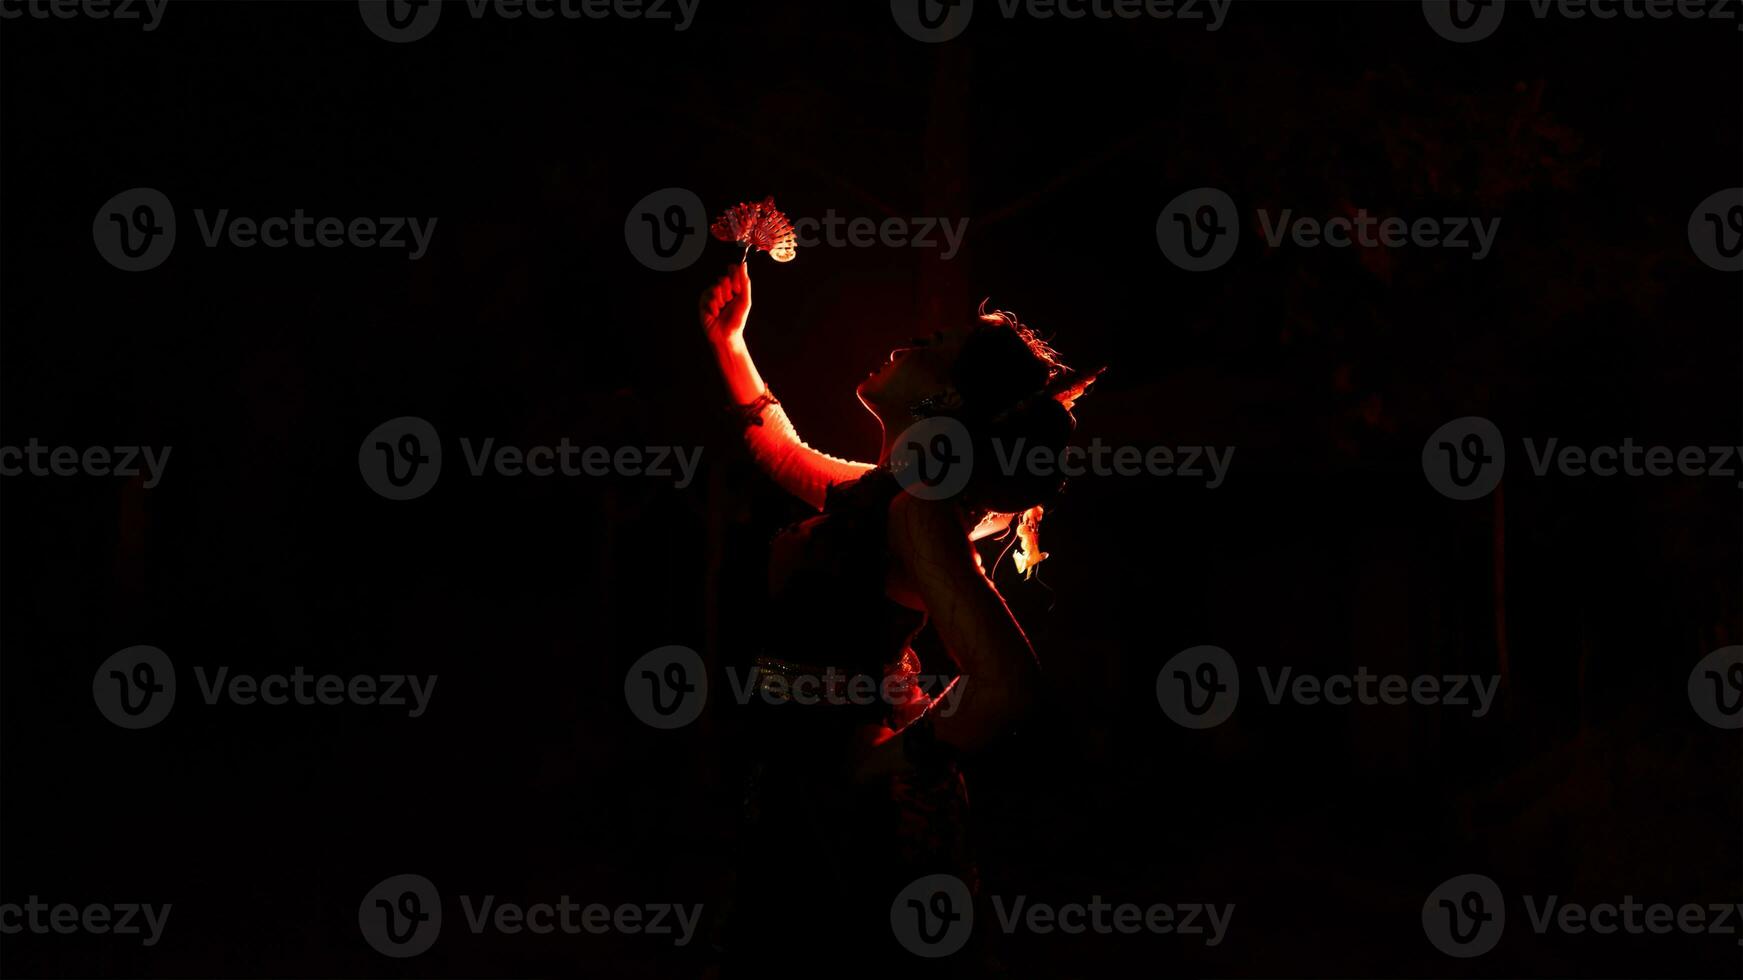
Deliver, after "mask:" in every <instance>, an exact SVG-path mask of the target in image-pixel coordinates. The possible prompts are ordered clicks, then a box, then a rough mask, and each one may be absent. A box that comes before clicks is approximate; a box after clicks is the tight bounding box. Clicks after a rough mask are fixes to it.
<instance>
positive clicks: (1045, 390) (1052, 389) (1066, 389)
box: [992, 366, 1107, 422]
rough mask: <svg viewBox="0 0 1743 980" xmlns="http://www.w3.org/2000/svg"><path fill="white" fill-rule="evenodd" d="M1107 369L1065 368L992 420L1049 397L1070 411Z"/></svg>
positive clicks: (1001, 420) (1007, 415) (1006, 416)
mask: <svg viewBox="0 0 1743 980" xmlns="http://www.w3.org/2000/svg"><path fill="white" fill-rule="evenodd" d="M1106 370H1107V368H1106V367H1105V366H1103V367H1098V368H1096V369H1095V370H1093V371H1073V370H1071V369H1070V368H1063V369H1061V370H1060V372H1059V373H1058V374H1056V375H1054V376H1053V377H1052V378H1050V379H1048V381H1047V383H1046V384H1044V385H1042V386H1041V387H1039V388H1037V389H1035V391H1034V392H1032V393H1030V394H1029V395H1028V396H1026V397H1024V398H1021V399H1018V400H1017V402H1016V404H1014V405H1012V406H1011V407H1010V408H1007V409H1005V410H1004V411H1002V412H1000V413H998V414H997V415H995V416H993V419H992V420H993V421H994V422H1003V421H1004V420H1005V419H1007V418H1009V417H1010V416H1012V415H1015V414H1017V413H1018V412H1022V411H1026V410H1027V409H1028V408H1029V406H1031V405H1033V404H1035V403H1036V402H1039V401H1042V400H1043V399H1048V398H1051V399H1053V400H1054V401H1056V402H1058V403H1059V404H1061V405H1063V406H1065V410H1066V411H1067V412H1069V411H1071V410H1072V409H1073V408H1075V407H1076V406H1077V400H1078V399H1079V398H1082V397H1083V395H1084V392H1086V391H1088V390H1089V386H1090V385H1092V384H1095V381H1096V379H1097V378H1099V377H1101V374H1102V372H1103V371H1106Z"/></svg>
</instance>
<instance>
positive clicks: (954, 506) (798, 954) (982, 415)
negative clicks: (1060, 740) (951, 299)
mask: <svg viewBox="0 0 1743 980" xmlns="http://www.w3.org/2000/svg"><path fill="white" fill-rule="evenodd" d="M750 308H751V285H750V275H749V272H748V267H747V266H746V265H745V264H742V263H741V264H739V265H737V266H735V267H734V268H733V270H732V271H731V272H729V273H728V274H727V275H725V276H724V277H722V278H721V279H720V280H719V282H717V283H715V285H714V286H713V287H712V288H710V289H708V290H707V291H705V292H704V293H703V296H702V300H701V310H700V312H701V319H702V325H703V327H704V329H705V330H706V332H707V335H708V339H709V340H710V341H711V342H712V345H713V348H714V352H715V354H716V357H717V358H718V361H719V364H720V370H721V374H722V375H723V376H724V378H725V380H726V384H727V388H728V389H729V391H730V393H731V397H732V400H733V401H734V402H735V403H737V404H738V406H739V409H740V418H741V421H742V422H743V424H744V435H745V439H746V441H747V443H748V445H749V448H750V451H751V454H752V455H753V456H754V457H755V458H756V460H757V461H758V463H759V464H760V465H761V467H762V469H763V470H764V471H765V472H766V473H767V474H768V475H769V476H770V477H772V478H773V479H774V480H775V482H776V483H777V484H779V485H780V486H781V487H782V488H783V489H785V490H786V491H787V492H789V493H791V494H792V495H793V496H795V497H797V498H799V499H800V500H802V501H804V502H805V503H807V504H809V505H810V506H811V507H814V508H816V509H818V510H819V511H821V512H822V513H820V514H818V515H816V516H813V517H811V518H809V519H806V520H804V521H802V522H800V523H798V524H796V525H793V526H791V527H788V528H786V529H785V530H783V531H782V532H780V533H779V534H778V535H777V536H776V538H775V540H774V542H773V544H772V546H771V551H770V567H769V570H768V585H769V595H770V600H771V601H770V608H769V611H768V615H767V619H766V622H765V623H764V624H763V632H762V634H761V639H762V640H763V642H764V643H765V644H766V646H765V650H764V652H763V655H762V656H759V657H758V658H757V662H756V671H757V673H756V677H757V683H758V686H759V688H760V690H761V692H762V693H763V694H764V695H765V697H763V698H760V699H753V701H752V706H753V710H752V712H751V714H752V715H753V716H754V720H753V722H752V724H751V729H752V738H753V741H754V742H755V756H756V759H757V761H756V764H755V767H754V775H753V779H752V786H751V790H750V792H749V794H748V795H747V798H746V811H747V812H746V818H747V826H746V833H747V839H746V846H745V854H746V855H747V866H746V867H745V868H743V869H741V871H740V889H739V892H740V897H739V906H740V907H739V908H738V909H737V910H736V913H737V914H736V916H735V918H736V920H737V921H736V922H735V924H734V928H733V937H732V940H731V942H732V946H733V951H732V956H731V960H742V961H743V962H742V963H741V965H743V966H747V968H748V967H750V965H751V964H754V970H755V972H757V973H759V974H763V975H766V974H767V973H768V972H770V969H771V967H772V966H774V965H775V964H774V963H772V962H771V960H770V958H769V956H768V955H767V954H769V953H773V954H774V955H775V956H777V957H779V958H780V959H783V960H785V961H787V962H788V963H789V964H791V965H793V966H795V967H799V966H800V965H802V964H803V965H806V966H807V967H808V968H809V969H812V970H815V969H816V968H817V967H818V966H820V965H821V964H822V963H823V962H832V964H833V968H834V969H836V970H839V969H840V968H841V966H842V960H843V958H844V957H845V958H846V959H847V960H849V961H851V962H850V964H849V966H850V967H851V966H853V965H869V964H872V963H875V962H877V961H879V960H882V959H884V958H886V957H890V956H896V957H905V958H907V959H908V960H909V961H912V958H911V957H906V954H905V953H901V952H899V951H898V947H896V946H895V945H894V942H893V940H892V928H891V926H892V924H891V904H892V901H893V899H895V897H896V895H897V892H898V891H900V890H901V889H902V888H903V886H905V885H907V884H909V883H910V882H911V881H913V880H914V879H915V878H917V877H919V876H922V875H931V874H939V873H944V874H951V875H955V876H956V877H957V878H959V879H961V880H962V881H963V882H964V884H965V885H967V886H968V889H969V890H970V891H971V892H972V891H973V890H974V889H975V875H974V869H973V865H972V864H971V862H970V861H969V858H968V854H967V848H966V846H965V830H966V828H965V826H964V824H965V817H966V806H967V796H966V793H965V792H964V789H963V784H962V780H961V776H960V774H959V772H958V769H957V765H956V759H957V758H958V757H959V756H960V755H962V754H964V753H969V752H973V751H974V750H976V749H979V748H982V747H984V746H986V745H987V744H988V743H991V742H993V741H994V740H996V739H997V738H999V737H1000V736H1001V735H1002V734H1004V733H1006V732H1007V731H1009V730H1010V729H1011V728H1012V727H1013V726H1014V725H1015V724H1016V723H1017V722H1018V721H1019V720H1020V719H1021V718H1022V717H1023V716H1024V714H1025V713H1026V712H1028V711H1029V710H1030V709H1031V707H1032V706H1033V705H1034V704H1035V701H1036V695H1037V693H1038V689H1039V686H1040V670H1039V666H1038V665H1037V663H1036V660H1035V655H1034V652H1033V651H1032V650H1031V649H1030V646H1029V642H1028V640H1027V638H1026V637H1025V636H1024V635H1023V630H1022V628H1021V627H1020V626H1018V624H1017V621H1016V620H1015V619H1014V618H1013V617H1012V615H1011V612H1010V610H1009V609H1008V608H1007V607H1006V605H1005V602H1004V600H1003V598H1002V597H1001V596H1000V595H999V591H998V589H997V588H996V587H994V585H993V582H992V580H991V579H990V578H989V577H988V576H987V574H986V573H985V571H984V570H983V566H982V563H981V560H980V556H979V554H978V553H977V551H976V550H975V547H974V544H973V540H974V539H975V538H976V537H980V536H984V535H985V534H987V533H990V532H995V531H997V530H1000V529H1002V528H1004V527H1006V526H1007V525H1008V524H1010V523H1011V522H1013V521H1014V522H1015V523H1016V524H1017V527H1016V528H1015V529H1014V530H1015V531H1016V532H1018V533H1020V534H1021V536H1022V537H1021V543H1022V545H1023V547H1024V551H1023V552H1022V553H1021V554H1020V555H1019V560H1020V562H1021V563H1022V564H1033V563H1034V562H1035V561H1038V560H1039V559H1040V558H1041V557H1043V556H1042V555H1041V554H1039V552H1038V551H1037V550H1036V549H1037V543H1036V541H1035V536H1034V530H1035V527H1036V524H1037V522H1038V520H1039V516H1040V508H1041V506H1042V505H1043V504H1045V503H1046V502H1047V501H1048V500H1049V498H1050V497H1051V495H1052V494H1053V493H1054V492H1056V491H1057V490H1058V489H1059V487H1058V479H1057V478H1056V477H1049V476H1045V475H1039V474H1034V473H1030V472H1027V471H1025V470H1024V469H1023V468H1021V467H1019V468H1018V470H1017V471H1016V472H1013V473H1006V472H1004V471H1003V470H1001V469H1000V468H998V467H995V466H990V465H983V466H981V467H979V468H977V469H975V470H974V472H973V473H972V475H971V476H970V477H969V479H968V482H967V485H966V487H964V489H963V490H962V491H961V492H960V493H958V494H956V495H955V496H954V497H952V498H949V499H938V500H932V499H922V496H929V495H921V494H910V493H904V492H902V485H901V484H900V483H898V481H897V478H896V476H895V475H894V474H892V472H891V470H890V469H889V464H890V461H891V456H892V453H894V452H896V451H897V448H898V446H899V444H900V437H901V435H902V433H903V432H904V431H905V430H906V429H908V427H909V426H912V425H914V424H916V423H918V422H920V421H922V420H924V419H928V418H938V417H948V418H950V419H953V420H955V421H956V422H958V423H960V424H961V425H962V427H963V428H962V429H961V430H958V431H966V432H967V433H968V434H969V438H970V440H971V453H970V454H969V458H979V459H982V460H986V461H989V462H990V461H992V460H994V459H995V453H994V452H992V451H991V447H992V446H994V445H995V444H997V445H998V447H999V449H1000V450H1001V452H1002V453H1003V454H1004V456H1005V458H1009V455H1010V453H1011V451H1012V447H1016V446H1021V447H1023V448H1024V450H1028V449H1030V448H1033V447H1041V448H1044V449H1051V450H1053V451H1055V452H1057V451H1059V450H1061V449H1063V447H1064V444H1065V440H1066V439H1067V438H1068V437H1069V435H1070V434H1071V431H1072V429H1073V428H1074V427H1075V421H1074V419H1073V417H1072V414H1071V406H1072V404H1073V402H1074V401H1075V399H1076V398H1077V397H1078V396H1079V395H1081V394H1082V393H1083V391H1084V389H1085V388H1087V387H1088V385H1089V384H1090V383H1091V382H1093V381H1094V377H1095V376H1094V374H1083V375H1079V374H1075V373H1073V372H1072V371H1070V369H1068V368H1066V367H1065V366H1064V365H1062V364H1061V363H1059V360H1058V358H1057V355H1056V354H1055V353H1054V352H1053V350H1052V349H1050V348H1049V347H1048V346H1047V345H1046V344H1044V343H1042V342H1041V341H1040V340H1039V339H1038V338H1036V336H1035V335H1034V334H1033V333H1032V332H1030V331H1029V330H1028V328H1026V327H1024V326H1023V325H1022V324H1021V323H1020V322H1019V321H1018V320H1017V318H1016V317H1015V316H1012V315H1011V314H1009V313H1004V312H995V313H987V312H986V311H985V309H984V304H983V309H982V311H981V313H980V315H979V316H978V317H973V318H970V317H965V318H964V320H965V322H963V323H961V324H951V325H948V326H945V327H944V328H943V329H940V330H938V331H936V332H935V333H933V334H932V336H930V337H926V338H922V339H918V340H915V341H914V342H913V343H912V344H911V345H910V346H907V347H902V348H899V349H897V350H895V351H892V352H891V354H890V357H889V360H888V361H887V362H886V363H884V364H883V365H882V366H880V367H879V368H878V369H877V370H875V371H873V372H872V373H871V374H870V375H869V376H867V377H866V379H865V380H864V381H862V382H860V384H859V386H858V389H857V393H858V395H859V400H860V402H861V403H862V404H863V405H864V406H865V407H866V409H867V410H869V411H870V412H871V413H872V415H873V416H874V417H875V418H876V419H877V420H878V422H879V424H880V425H881V426H882V427H883V447H882V449H881V451H880V452H879V455H878V462H877V463H876V464H872V463H860V462H851V461H848V460H844V459H838V458H836V457H833V456H829V455H826V454H824V453H821V452H818V451H817V450H815V449H812V448H811V447H809V446H807V445H806V444H805V443H804V442H802V441H800V439H799V436H798V433H797V432H796V431H795V430H794V428H793V425H792V423H791V422H790V421H789V420H788V418H787V415H786V412H785V411H784V410H783V409H782V408H781V405H780V403H779V401H778V400H776V399H775V397H774V396H773V394H772V393H771V392H770V390H769V388H768V386H767V385H766V384H765V383H764V382H763V379H762V377H761V376H760V375H759V374H758V373H757V369H756V365H755V364H754V363H753V362H752V361H751V356H750V351H749V349H748V348H747V346H746V344H745V340H744V330H745V324H746V321H747V319H748V317H749V314H750ZM1018 440H1022V441H1021V442H1019V441H1018ZM974 450H979V451H978V452H974ZM928 624H930V625H931V627H932V628H933V629H934V630H935V631H936V635H937V637H938V639H939V640H940V641H941V642H942V645H943V646H944V648H945V649H946V650H947V651H948V652H949V656H950V659H951V660H952V661H953V663H952V664H949V665H942V667H943V668H944V669H940V670H937V671H929V672H928V673H942V674H949V673H954V674H955V679H954V680H953V681H952V682H951V685H950V687H949V688H948V689H947V690H945V691H942V692H941V691H938V690H936V689H934V690H930V691H928V690H924V689H923V686H922V685H921V684H920V683H919V682H918V678H919V675H920V671H921V665H920V661H919V658H918V657H917V656H916V655H915V653H914V651H913V650H912V648H911V647H910V645H909V644H910V642H911V641H912V640H913V638H914V637H915V636H916V634H918V633H919V631H920V630H921V628H922V627H923V626H925V625H928ZM929 666H935V667H936V666H940V665H929ZM874 689H875V694H874V693H871V692H873V690H874ZM856 692H857V695H858V696H855V695H856ZM802 694H803V695H804V696H802ZM819 957H822V958H824V959H822V960H820V959H818V958H819ZM958 963H959V964H960V963H961V961H960V960H958Z"/></svg>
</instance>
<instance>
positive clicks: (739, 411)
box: [732, 385, 781, 428]
mask: <svg viewBox="0 0 1743 980" xmlns="http://www.w3.org/2000/svg"><path fill="white" fill-rule="evenodd" d="M780 403H781V400H780V399H779V398H776V397H775V393H774V392H772V391H770V390H769V388H768V386H767V385H764V386H763V393H762V394H760V395H758V396H757V397H756V401H753V402H751V403H750V404H749V405H734V406H732V412H733V414H734V415H736V416H737V417H738V424H739V426H740V427H741V428H742V427H744V426H751V425H756V426H760V425H762V424H763V409H765V408H768V407H769V406H770V405H779V404H780Z"/></svg>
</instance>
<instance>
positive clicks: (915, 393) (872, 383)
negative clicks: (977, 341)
mask: <svg viewBox="0 0 1743 980" xmlns="http://www.w3.org/2000/svg"><path fill="white" fill-rule="evenodd" d="M972 332H973V328H972V327H970V326H961V327H949V328H946V329H943V330H939V331H936V332H934V333H933V334H932V335H931V336H930V337H917V338H915V339H914V340H913V341H912V342H911V343H910V344H909V346H906V347H898V348H896V349H895V350H893V351H890V357H889V360H887V361H885V362H884V363H883V364H882V365H880V366H879V367H878V368H877V369H876V370H874V371H873V372H872V373H871V374H869V375H867V376H866V379H865V380H864V381H861V382H860V383H859V387H858V388H857V389H855V390H856V392H857V393H858V394H859V400H860V402H861V403H862V404H864V405H865V407H866V408H868V409H870V410H871V413H872V414H873V415H876V416H877V417H878V418H879V419H881V420H883V421H886V422H899V421H903V420H905V419H907V418H908V416H909V415H910V409H911V408H912V406H914V405H915V404H916V403H918V402H919V401H920V400H921V399H923V398H928V397H932V396H936V395H939V394H940V393H942V392H944V391H945V390H946V389H948V388H950V387H951V384H952V382H951V379H952V376H953V374H952V373H953V371H954V370H955V368H956V362H957V359H958V358H959V357H961V355H962V347H963V344H964V343H965V342H967V340H968V338H969V336H970V334H971V333H972Z"/></svg>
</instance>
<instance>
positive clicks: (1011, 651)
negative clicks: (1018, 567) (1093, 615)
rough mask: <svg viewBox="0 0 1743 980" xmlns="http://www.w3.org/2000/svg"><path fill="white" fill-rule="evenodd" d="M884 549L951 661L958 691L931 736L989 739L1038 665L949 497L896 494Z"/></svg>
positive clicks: (1026, 693)
mask: <svg viewBox="0 0 1743 980" xmlns="http://www.w3.org/2000/svg"><path fill="white" fill-rule="evenodd" d="M890 546H891V551H892V554H893V555H894V556H895V558H896V561H897V562H898V564H899V566H900V567H901V569H902V571H903V572H905V573H906V577H907V578H908V580H909V582H910V583H911V584H912V585H913V587H914V589H915V591H916V592H918V593H919V596H920V599H921V601H922V603H923V604H924V605H925V607H926V612H927V615H928V616H929V617H930V619H931V621H932V625H933V628H934V629H936V630H937V631H938V636H939V639H941V640H942V641H943V642H944V645H945V647H946V648H948V649H949V651H950V653H951V655H952V656H953V657H955V658H956V660H957V664H958V666H959V668H960V670H961V673H962V678H961V680H960V681H958V683H960V684H963V685H964V688H963V696H962V699H961V701H960V702H959V703H958V706H957V707H958V710H957V711H956V712H955V714H954V715H952V716H950V717H945V716H943V715H940V716H939V717H938V718H937V719H936V720H935V722H934V726H935V728H936V730H937V731H938V733H939V734H940V735H941V736H943V737H945V738H946V740H948V741H950V742H952V743H953V744H956V745H958V746H960V747H965V748H966V747H974V746H977V745H979V744H982V743H984V742H986V741H990V740H991V739H992V738H995V737H997V736H998V735H999V734H1001V733H1002V732H1003V731H1004V730H1005V729H1006V728H1008V727H1009V726H1010V725H1011V724H1012V723H1013V722H1015V721H1016V720H1017V718H1018V717H1020V716H1021V715H1022V714H1023V713H1024V712H1025V711H1026V710H1027V708H1028V706H1029V704H1030V703H1031V701H1032V700H1033V698H1034V695H1035V690H1036V686H1037V684H1038V672H1039V667H1038V665H1037V664H1036V662H1035V654H1034V651H1033V650H1032V649H1030V646H1029V641H1028V638H1027V637H1025V636H1024V635H1023V630H1022V627H1020V626H1018V625H1017V621H1016V619H1015V617H1013V616H1012V615H1011V611H1010V609H1009V608H1008V607H1007V606H1006V605H1005V600H1004V598H1003V597H1002V596H1000V595H999V592H998V589H997V588H995V587H994V586H993V583H992V581H991V580H990V579H988V578H987V576H986V573H985V572H984V571H982V569H981V566H980V563H979V562H978V561H977V560H976V556H975V551H974V546H973V545H972V544H971V543H970V542H969V540H968V531H967V529H966V528H965V527H964V526H963V523H962V521H961V519H960V518H959V517H958V515H957V513H956V510H955V508H954V506H953V505H952V504H951V503H950V502H949V501H928V500H920V499H918V498H916V497H913V496H910V495H908V494H901V495H898V496H897V498H896V499H895V501H894V502H892V503H891V505H890Z"/></svg>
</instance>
